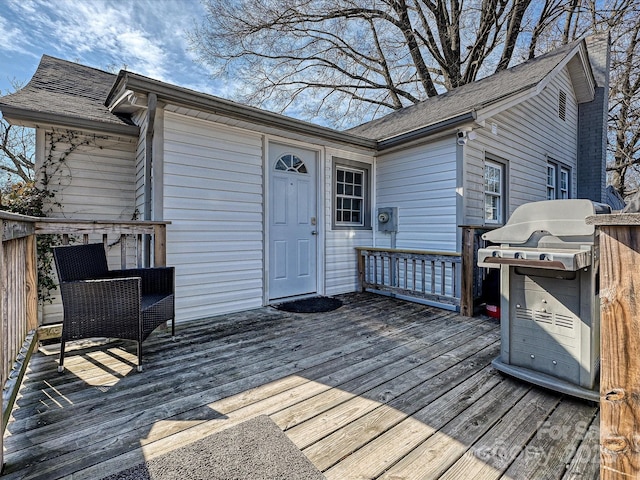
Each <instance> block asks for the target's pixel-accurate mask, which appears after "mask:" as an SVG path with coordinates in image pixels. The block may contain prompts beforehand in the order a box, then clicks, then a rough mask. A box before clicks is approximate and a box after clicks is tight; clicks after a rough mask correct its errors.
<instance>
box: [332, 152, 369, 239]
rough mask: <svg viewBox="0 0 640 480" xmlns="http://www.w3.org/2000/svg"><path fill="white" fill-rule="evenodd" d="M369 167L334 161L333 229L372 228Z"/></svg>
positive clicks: (338, 160)
mask: <svg viewBox="0 0 640 480" xmlns="http://www.w3.org/2000/svg"><path fill="white" fill-rule="evenodd" d="M369 210H370V199H369V166H368V165H366V164H363V163H360V162H353V161H349V160H343V159H334V167H333V227H334V228H338V229H339V228H356V229H358V228H361V229H365V228H370V227H371V220H370V214H369Z"/></svg>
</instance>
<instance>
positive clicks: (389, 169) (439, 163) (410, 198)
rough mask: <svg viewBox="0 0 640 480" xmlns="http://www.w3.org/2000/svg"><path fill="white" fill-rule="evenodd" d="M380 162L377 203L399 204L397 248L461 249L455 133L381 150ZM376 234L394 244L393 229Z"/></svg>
mask: <svg viewBox="0 0 640 480" xmlns="http://www.w3.org/2000/svg"><path fill="white" fill-rule="evenodd" d="M377 167H378V168H377V182H376V185H377V207H398V233H397V237H396V242H397V243H396V246H397V248H404V249H419V250H436V251H448V252H455V251H457V246H456V243H457V229H456V227H457V218H456V143H455V140H454V139H453V137H451V138H449V139H445V140H440V141H437V142H433V143H429V144H426V145H422V146H419V147H414V148H411V149H408V150H402V151H398V152H394V153H391V154H388V155H383V156H381V157H379V158H378V161H377ZM376 226H377V225H374V227H376ZM376 235H377V242H376V244H377V246H380V247H385V246H389V245H390V235H389V234H384V233H381V232H376Z"/></svg>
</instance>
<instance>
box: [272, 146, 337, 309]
mask: <svg viewBox="0 0 640 480" xmlns="http://www.w3.org/2000/svg"><path fill="white" fill-rule="evenodd" d="M262 143H263V148H262V151H263V158H262V167H263V176H262V178H263V200H262V203H263V242H262V244H263V257H262V258H263V289H262V292H263V298H262V303H263V305H269V304H270V303H271V300H270V286H269V283H270V282H269V278H270V273H271V272H270V267H269V258H270V254H271V251H270V250H271V249H270V245H269V238H270V233H271V232H270V227H269V226H270V224H271V223H270V222H271V212H270V208H271V207H270V201H269V200H270V192H271V185H270V182H271V176H270V174H269V173H270V162H269V157H270V153H271V152H270V148H269V145H270V144H271V143H279V144H281V145H287V146H291V147H292V148H296V147H299V148H303V149H306V150H310V151H313V152H314V153H315V154H316V163H317V164H316V168H317V171H316V179H315V181H316V197H317V198H316V208H317V231H318V235H317V265H316V275H317V281H316V287H317V292H316V294H318V295H322V294H324V291H325V245H326V242H325V232H326V230H325V223H326V208H327V206H326V202H325V200H324V199H325V191H326V185H325V183H326V174H325V169H326V149H325V147H323V146H319V145H317V144H313V143H308V142H302V141H298V140H291V139H287V138H284V137H280V136H276V135H263V137H262Z"/></svg>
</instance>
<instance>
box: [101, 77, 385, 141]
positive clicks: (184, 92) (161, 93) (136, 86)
mask: <svg viewBox="0 0 640 480" xmlns="http://www.w3.org/2000/svg"><path fill="white" fill-rule="evenodd" d="M125 90H130V91H132V92H135V93H140V94H147V93H150V92H153V93H155V94H156V95H157V96H158V100H159V101H163V102H165V103H173V104H177V105H180V106H184V107H188V108H194V109H197V110H201V111H204V112H207V113H213V114H216V115H221V116H226V117H229V118H234V119H236V120H241V121H245V122H248V123H253V124H262V125H269V126H272V127H277V128H281V129H283V130H286V131H289V132H293V133H297V134H303V135H310V136H314V137H319V138H323V139H326V140H330V141H334V142H338V143H344V144H349V145H353V146H357V147H362V148H366V149H369V150H376V147H377V142H376V141H375V140H372V139H368V138H365V137H359V136H356V135H351V134H348V133H344V132H340V131H338V130H333V129H331V128H327V127H322V126H319V125H314V124H311V123H308V122H303V121H301V120H297V119H294V118H290V117H286V116H284V115H279V114H276V113H272V112H268V111H265V110H260V109H258V108H255V107H249V106H246V105H241V104H238V103H236V102H232V101H230V100H225V99H222V98H219V97H214V96H212V95H209V94H206V93H200V92H196V91H193V90H189V89H186V88H182V87H178V86H174V85H169V84H166V83H164V82H160V81H158V80H154V79H151V78H147V77H142V76H139V75H136V74H132V73H130V72H124V73H123V72H121V74H119V75H118V79H117V80H116V82H115V83H114V86H113V88H112V90H111V92H110V93H109V95H108V96H107V102H106V106H107V107H108V108H111V106H112V105H111V103H113V102H114V101H115V99H118V98H121V96H122V93H124V91H125ZM121 92H122V93H121Z"/></svg>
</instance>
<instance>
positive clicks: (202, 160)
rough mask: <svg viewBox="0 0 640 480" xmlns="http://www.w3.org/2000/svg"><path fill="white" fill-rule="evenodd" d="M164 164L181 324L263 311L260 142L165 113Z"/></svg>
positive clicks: (169, 240)
mask: <svg viewBox="0 0 640 480" xmlns="http://www.w3.org/2000/svg"><path fill="white" fill-rule="evenodd" d="M164 162H165V163H164V192H163V193H164V206H163V214H164V219H165V220H169V221H171V225H170V226H169V227H168V233H167V263H168V264H169V265H173V266H175V267H176V297H177V298H176V310H177V312H176V316H177V318H178V320H187V319H194V318H202V317H206V316H210V315H217V314H222V313H228V312H233V311H239V310H246V309H249V308H254V307H259V306H261V305H262V298H263V285H262V284H263V275H262V268H263V254H262V252H263V234H262V230H263V221H262V218H263V207H262V205H263V194H262V184H263V179H262V139H261V137H260V136H259V135H252V134H250V133H245V132H242V131H240V130H232V129H229V128H227V127H222V126H220V125H216V124H214V123H212V122H207V121H203V120H198V119H194V118H188V117H185V116H182V115H177V114H173V113H169V112H167V113H166V114H165V130H164Z"/></svg>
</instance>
